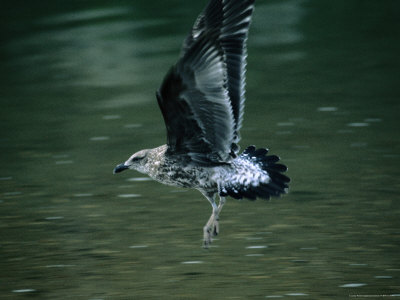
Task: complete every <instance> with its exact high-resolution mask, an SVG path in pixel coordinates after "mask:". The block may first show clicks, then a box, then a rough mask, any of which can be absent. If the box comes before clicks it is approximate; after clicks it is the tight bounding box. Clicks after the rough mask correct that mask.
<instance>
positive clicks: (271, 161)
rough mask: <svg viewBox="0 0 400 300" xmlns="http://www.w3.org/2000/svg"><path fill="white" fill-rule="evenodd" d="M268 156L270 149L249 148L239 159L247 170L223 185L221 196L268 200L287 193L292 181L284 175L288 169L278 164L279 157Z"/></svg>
mask: <svg viewBox="0 0 400 300" xmlns="http://www.w3.org/2000/svg"><path fill="white" fill-rule="evenodd" d="M267 154H268V149H265V148H259V149H256V147H255V146H249V147H247V148H246V149H245V150H244V151H243V153H242V154H241V155H240V156H239V157H238V158H237V159H238V160H239V161H240V163H239V165H240V166H242V167H243V168H247V169H245V170H241V172H243V174H239V175H238V176H236V177H234V178H235V179H234V180H232V179H231V180H228V181H227V182H225V183H224V184H222V186H221V187H220V191H219V194H220V195H221V196H231V197H233V198H235V199H241V198H247V199H250V200H255V199H256V198H257V197H259V198H263V199H267V200H268V199H269V198H270V197H271V196H276V197H278V196H280V195H281V194H284V193H287V188H288V183H289V182H290V179H289V177H287V176H286V175H284V174H282V173H283V172H285V171H287V167H286V166H285V165H283V164H278V163H277V162H278V161H279V157H278V156H276V155H267ZM249 162H250V165H249V164H248V163H249Z"/></svg>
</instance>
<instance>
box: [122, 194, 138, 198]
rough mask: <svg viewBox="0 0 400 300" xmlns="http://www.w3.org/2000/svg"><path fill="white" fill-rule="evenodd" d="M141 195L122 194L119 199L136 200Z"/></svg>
mask: <svg viewBox="0 0 400 300" xmlns="http://www.w3.org/2000/svg"><path fill="white" fill-rule="evenodd" d="M140 196H141V195H139V194H121V195H118V197H120V198H136V197H140Z"/></svg>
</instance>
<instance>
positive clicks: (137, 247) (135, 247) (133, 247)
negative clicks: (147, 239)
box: [129, 245, 148, 249]
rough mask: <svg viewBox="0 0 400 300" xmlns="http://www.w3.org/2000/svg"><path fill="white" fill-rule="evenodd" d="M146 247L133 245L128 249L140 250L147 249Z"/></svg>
mask: <svg viewBox="0 0 400 300" xmlns="http://www.w3.org/2000/svg"><path fill="white" fill-rule="evenodd" d="M147 247H148V246H147V245H134V246H129V248H130V249H140V248H147Z"/></svg>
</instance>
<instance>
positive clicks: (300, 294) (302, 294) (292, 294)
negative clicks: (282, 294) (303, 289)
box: [286, 293, 308, 296]
mask: <svg viewBox="0 0 400 300" xmlns="http://www.w3.org/2000/svg"><path fill="white" fill-rule="evenodd" d="M286 296H308V294H304V293H289V294H286Z"/></svg>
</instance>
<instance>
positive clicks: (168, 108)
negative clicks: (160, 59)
mask: <svg viewBox="0 0 400 300" xmlns="http://www.w3.org/2000/svg"><path fill="white" fill-rule="evenodd" d="M253 11H254V0H211V1H210V2H209V3H208V4H207V6H206V7H205V9H204V10H203V12H202V13H201V14H200V15H199V17H198V18H197V20H196V21H195V23H194V25H193V28H192V29H191V31H190V34H189V35H188V36H187V37H186V39H185V40H184V43H183V46H182V51H181V55H180V57H179V59H178V62H177V63H176V64H175V65H174V66H173V67H172V68H171V69H170V70H169V72H168V73H167V75H166V76H165V78H164V80H163V82H162V84H161V87H160V88H159V90H158V91H157V93H156V96H157V101H158V105H159V107H160V110H161V112H162V115H163V117H164V121H165V125H166V129H167V143H166V144H165V145H162V146H159V147H156V148H153V149H144V150H140V151H138V152H136V153H134V154H133V155H132V156H130V157H129V159H128V160H127V161H125V162H124V163H121V164H119V165H117V166H116V167H115V169H114V173H119V172H122V171H124V170H127V169H133V170H136V171H138V172H141V173H143V174H147V175H149V176H150V177H151V178H152V179H154V180H156V181H158V182H161V183H163V184H167V185H172V186H178V187H184V188H194V189H197V190H199V191H200V192H201V193H202V194H203V195H204V196H205V197H206V198H207V200H208V201H209V202H210V203H211V206H212V213H211V216H210V218H209V220H208V221H207V223H206V224H205V226H204V228H203V246H204V248H208V247H209V246H210V243H211V242H212V239H213V237H214V236H216V235H217V234H218V233H219V231H220V226H219V215H220V213H221V210H222V207H223V206H224V204H225V201H226V199H225V198H226V197H227V196H230V197H232V198H235V199H242V198H247V199H250V200H255V199H256V198H262V199H266V200H268V199H269V198H270V197H271V196H280V195H281V194H284V193H287V189H288V183H289V182H290V179H289V178H288V177H287V176H285V175H284V174H282V173H283V172H285V171H286V170H287V167H286V166H285V165H283V164H279V163H277V162H278V161H279V157H278V156H276V155H267V153H268V150H267V149H265V148H259V149H256V147H255V146H249V147H247V148H246V149H245V150H244V151H243V152H242V153H241V154H239V146H238V142H239V140H240V135H239V130H240V128H241V126H242V121H243V110H244V102H245V97H244V94H245V71H246V57H247V49H246V42H247V37H248V31H249V26H250V22H251V16H252V14H253ZM217 198H218V199H217ZM217 200H218V203H217Z"/></svg>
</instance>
